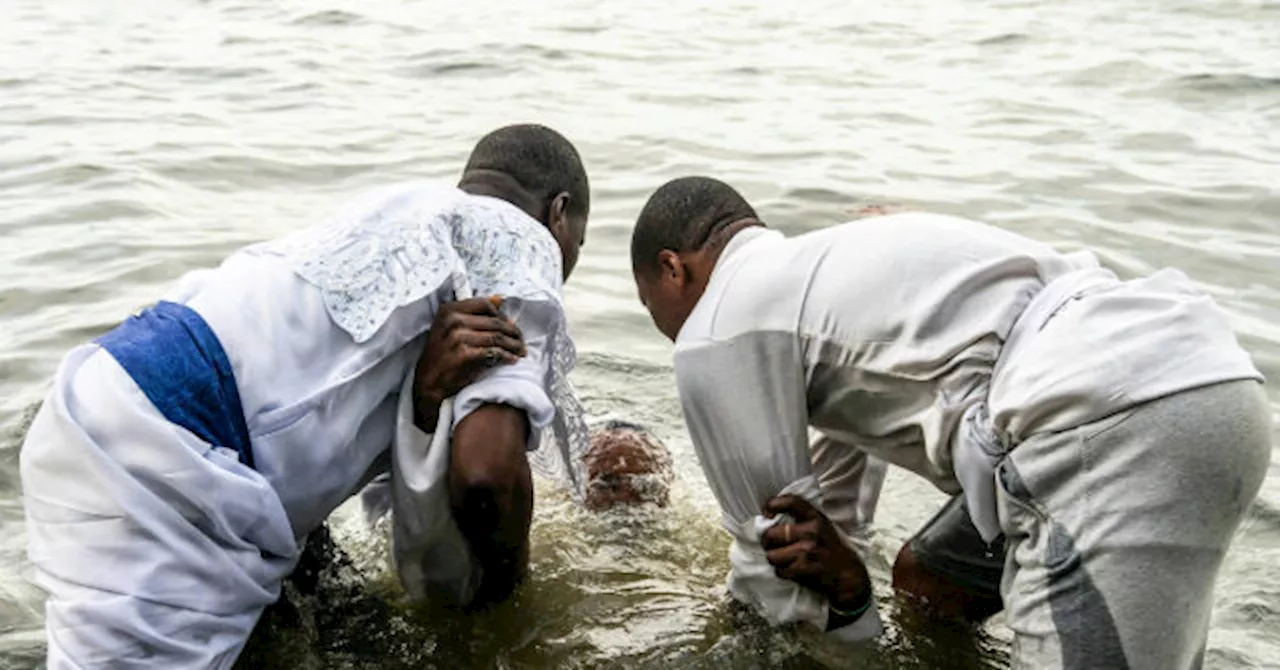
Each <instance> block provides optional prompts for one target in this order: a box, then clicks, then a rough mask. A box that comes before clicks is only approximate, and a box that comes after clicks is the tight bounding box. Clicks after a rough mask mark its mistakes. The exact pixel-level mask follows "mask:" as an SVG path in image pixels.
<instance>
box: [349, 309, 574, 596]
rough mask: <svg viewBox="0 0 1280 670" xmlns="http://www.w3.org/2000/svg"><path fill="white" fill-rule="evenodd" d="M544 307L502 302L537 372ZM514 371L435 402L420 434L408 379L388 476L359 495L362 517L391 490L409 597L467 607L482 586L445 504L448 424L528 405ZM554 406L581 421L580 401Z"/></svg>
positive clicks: (501, 371) (372, 514)
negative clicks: (494, 408) (494, 407)
mask: <svg viewBox="0 0 1280 670" xmlns="http://www.w3.org/2000/svg"><path fill="white" fill-rule="evenodd" d="M471 293H472V292H471V290H470V289H469V288H468V287H467V286H466V285H465V284H464V285H462V286H460V287H459V288H458V289H457V297H458V298H459V299H466V298H468V297H470V296H471ZM547 309H548V308H547V306H546V305H545V304H539V303H522V302H519V301H515V302H513V303H511V304H508V305H506V313H507V314H508V316H511V317H512V318H514V319H515V320H516V321H517V322H518V323H523V324H526V326H525V329H524V331H523V332H522V334H523V335H524V338H525V342H526V343H532V344H531V345H530V346H529V354H528V356H527V357H526V358H527V360H528V361H529V363H531V364H532V365H533V366H534V367H535V369H538V368H539V367H540V366H541V361H540V359H541V357H542V356H544V355H545V353H544V352H545V351H546V350H547V347H546V346H545V342H546V341H547V339H548V333H547V332H545V331H544V330H542V329H541V328H539V326H540V325H541V324H543V323H547V322H549V319H548V318H546V317H541V318H536V317H531V316H529V315H530V313H534V312H537V311H539V310H543V311H545V310H547ZM529 363H527V364H529ZM518 375H519V371H518V370H516V371H514V374H513V372H509V371H508V369H507V368H496V369H494V370H492V371H490V372H489V373H487V374H486V375H485V378H484V379H483V380H482V381H480V382H478V383H476V384H473V385H471V386H469V387H467V388H466V389H464V390H463V391H462V392H461V393H459V394H458V395H457V396H456V397H454V398H449V399H447V400H445V401H444V403H443V404H442V405H441V406H440V413H439V419H438V421H437V424H436V429H435V431H434V432H433V433H432V434H427V433H425V432H423V431H422V430H421V429H419V428H418V427H417V426H416V425H415V424H414V412H413V402H412V393H410V390H411V388H412V383H413V379H412V375H410V376H409V378H406V379H405V386H404V389H403V390H402V391H401V397H400V407H399V412H398V416H397V419H396V424H397V426H396V437H395V443H394V445H393V446H392V462H391V472H390V480H389V482H388V481H387V479H386V478H383V479H380V480H378V481H375V482H372V483H371V484H370V485H369V486H368V487H366V489H365V492H364V494H363V495H362V498H363V500H364V502H365V503H366V517H367V518H369V519H377V517H378V516H380V515H381V513H382V512H383V510H377V509H371V508H370V505H377V500H378V499H379V498H383V497H384V496H385V493H383V492H381V491H380V490H379V489H380V488H383V487H387V486H389V487H390V496H389V497H386V498H383V499H385V500H387V501H388V502H390V509H391V511H393V514H392V517H391V518H392V535H391V537H392V554H393V557H394V560H395V565H396V572H397V573H399V575H400V582H401V584H402V585H403V586H404V588H405V591H406V592H408V594H409V595H410V597H412V598H423V597H427V596H430V595H434V596H436V597H439V598H442V599H444V600H445V601H446V602H453V603H457V604H466V603H469V602H470V601H471V600H472V598H474V596H475V593H476V590H477V589H478V588H479V586H480V582H481V579H482V578H483V574H482V573H481V571H480V570H481V568H480V565H479V563H478V562H477V561H476V560H475V558H474V556H473V555H472V553H471V549H470V545H469V544H468V543H467V541H466V539H465V538H464V537H463V536H462V533H461V531H460V530H459V529H458V526H457V524H456V523H455V521H454V519H453V511H452V508H451V505H450V499H449V460H450V458H449V457H450V454H451V451H452V428H453V427H454V426H456V425H457V422H458V421H459V420H460V418H459V417H463V416H467V415H468V414H470V413H471V412H473V411H475V410H476V409H477V408H479V407H480V406H481V405H482V404H486V403H506V404H509V405H512V406H514V407H522V406H525V405H526V404H527V403H525V402H523V399H522V398H521V397H520V395H519V393H518V392H516V391H518V389H519V384H518V383H517V382H518V380H519V376H518ZM556 410H557V412H565V411H566V410H567V413H566V416H565V417H563V418H562V422H563V424H564V425H569V422H571V421H574V420H575V419H576V420H582V414H581V412H580V408H577V406H570V407H566V408H564V409H561V408H559V407H558V408H556ZM574 412H576V413H574ZM547 420H548V419H547V418H546V417H534V416H531V417H530V421H531V423H534V424H535V425H545V424H546V422H547ZM536 446H537V443H536V442H533V443H532V444H531V446H530V449H531V450H532V449H533V448H534V447H536ZM579 481H580V480H579ZM572 483H577V482H572Z"/></svg>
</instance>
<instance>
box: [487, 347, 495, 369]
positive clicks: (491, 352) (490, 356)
mask: <svg viewBox="0 0 1280 670" xmlns="http://www.w3.org/2000/svg"><path fill="white" fill-rule="evenodd" d="M484 364H485V365H487V366H489V367H493V366H494V365H497V364H498V350H497V349H494V348H489V349H486V350H485V352H484Z"/></svg>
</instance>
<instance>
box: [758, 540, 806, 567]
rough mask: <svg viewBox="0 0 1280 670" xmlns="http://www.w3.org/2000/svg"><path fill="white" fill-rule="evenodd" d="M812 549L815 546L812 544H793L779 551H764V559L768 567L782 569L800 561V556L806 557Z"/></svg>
mask: <svg viewBox="0 0 1280 670" xmlns="http://www.w3.org/2000/svg"><path fill="white" fill-rule="evenodd" d="M814 548H815V545H814V543H812V542H808V541H805V542H793V543H791V544H788V545H787V546H785V547H782V548H780V549H772V550H769V551H766V552H765V554H764V557H765V558H766V559H767V560H768V561H769V565H772V566H773V567H775V568H784V567H786V566H788V565H791V564H792V563H794V562H795V561H797V560H800V558H801V557H802V556H808V555H809V552H810V551H813V549H814Z"/></svg>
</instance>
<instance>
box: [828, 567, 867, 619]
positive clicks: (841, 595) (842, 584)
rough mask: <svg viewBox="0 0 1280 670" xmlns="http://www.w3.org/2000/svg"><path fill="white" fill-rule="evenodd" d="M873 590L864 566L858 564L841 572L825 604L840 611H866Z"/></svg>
mask: <svg viewBox="0 0 1280 670" xmlns="http://www.w3.org/2000/svg"><path fill="white" fill-rule="evenodd" d="M873 595H874V592H873V590H872V588H871V578H870V576H869V575H868V574H867V570H866V568H864V567H862V566H861V565H858V566H857V568H849V569H847V570H844V571H842V572H841V574H840V576H839V577H838V578H837V580H836V586H835V589H833V592H832V593H831V594H830V595H829V596H828V598H827V604H828V605H829V606H830V607H831V608H832V609H836V610H839V611H841V612H859V611H866V607H867V605H868V604H869V603H870V602H871V599H872V597H873Z"/></svg>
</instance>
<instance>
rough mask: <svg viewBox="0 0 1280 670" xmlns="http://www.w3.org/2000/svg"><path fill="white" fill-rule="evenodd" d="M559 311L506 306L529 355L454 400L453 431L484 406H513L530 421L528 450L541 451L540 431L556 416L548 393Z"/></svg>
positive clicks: (511, 303) (527, 304) (523, 304)
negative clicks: (552, 334)
mask: <svg viewBox="0 0 1280 670" xmlns="http://www.w3.org/2000/svg"><path fill="white" fill-rule="evenodd" d="M559 309H560V308H559V307H558V306H557V305H554V304H551V303H547V302H527V301H520V300H510V301H508V302H507V303H505V304H504V306H503V311H504V313H505V314H506V315H507V316H508V317H509V318H511V319H512V320H514V321H515V322H516V325H517V326H519V327H520V332H521V334H522V335H523V337H524V343H525V346H526V348H527V349H528V354H527V355H526V356H525V357H524V358H522V359H520V360H519V361H518V362H516V363H514V364H511V365H498V366H496V367H494V368H493V369H491V370H489V371H488V372H486V373H484V375H482V376H481V377H480V379H477V380H476V381H475V383H473V384H471V385H470V386H468V387H466V388H464V389H462V391H461V392H459V393H458V395H457V396H455V397H454V399H453V424H452V426H451V427H452V428H457V427H458V423H459V422H460V421H462V420H463V419H465V418H466V417H467V416H469V415H470V414H471V413H472V412H474V411H476V410H477V409H479V408H480V407H481V406H482V405H509V406H511V407H515V408H517V409H520V410H524V413H525V414H526V415H527V416H528V417H529V442H528V444H527V445H526V448H527V450H529V451H532V450H534V449H536V448H537V447H538V444H539V440H540V435H541V433H540V431H541V430H542V429H543V428H546V427H547V425H548V424H550V423H551V420H552V419H553V418H555V415H556V407H555V405H554V404H553V403H552V402H551V397H550V394H549V393H548V383H549V381H548V380H549V379H550V370H551V352H549V351H547V346H548V344H549V341H550V338H549V337H548V334H549V331H550V328H551V325H552V324H553V323H558V322H559V320H560V319H561V318H562V317H561V315H560V313H559Z"/></svg>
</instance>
